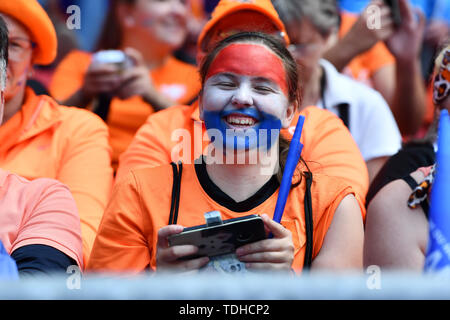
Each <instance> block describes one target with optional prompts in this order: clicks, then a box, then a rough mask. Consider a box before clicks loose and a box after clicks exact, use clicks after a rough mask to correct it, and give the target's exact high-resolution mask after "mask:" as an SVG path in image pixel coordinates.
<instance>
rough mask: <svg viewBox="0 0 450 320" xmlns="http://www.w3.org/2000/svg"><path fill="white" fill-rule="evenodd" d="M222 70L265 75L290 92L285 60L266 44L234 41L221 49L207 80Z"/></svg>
mask: <svg viewBox="0 0 450 320" xmlns="http://www.w3.org/2000/svg"><path fill="white" fill-rule="evenodd" d="M221 72H231V73H236V74H241V75H245V76H253V77H264V78H267V79H269V80H271V81H273V82H274V83H276V84H277V85H278V86H279V87H280V89H281V90H282V91H283V92H284V93H285V94H288V90H287V88H288V86H287V83H286V71H285V69H284V65H283V61H281V59H280V58H279V57H278V56H277V55H276V54H274V53H273V52H272V51H271V50H269V49H268V48H266V47H265V46H264V45H259V44H249V43H234V44H230V45H229V46H227V47H225V48H224V49H222V51H220V52H219V53H218V54H217V56H216V58H215V59H214V61H213V62H212V63H211V66H210V68H209V70H208V74H207V75H206V80H207V79H208V78H210V77H212V76H213V75H216V74H218V73H221Z"/></svg>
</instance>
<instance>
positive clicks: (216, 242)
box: [168, 215, 266, 260]
mask: <svg viewBox="0 0 450 320" xmlns="http://www.w3.org/2000/svg"><path fill="white" fill-rule="evenodd" d="M263 239H266V232H265V229H264V222H263V220H262V219H261V217H260V216H258V215H249V216H245V217H240V218H235V219H229V220H224V221H223V223H222V224H217V225H213V226H208V225H206V224H204V225H200V226H195V227H190V228H185V229H184V230H183V231H182V232H181V233H178V234H175V235H172V236H170V237H169V238H168V241H169V246H176V245H186V244H191V245H195V246H197V247H198V248H199V250H198V252H197V253H196V254H195V255H191V256H187V257H183V260H187V259H194V258H198V257H204V256H208V257H214V256H218V255H223V254H228V253H233V252H235V251H236V249H237V248H239V247H241V246H243V245H245V244H248V243H252V242H256V241H260V240H263Z"/></svg>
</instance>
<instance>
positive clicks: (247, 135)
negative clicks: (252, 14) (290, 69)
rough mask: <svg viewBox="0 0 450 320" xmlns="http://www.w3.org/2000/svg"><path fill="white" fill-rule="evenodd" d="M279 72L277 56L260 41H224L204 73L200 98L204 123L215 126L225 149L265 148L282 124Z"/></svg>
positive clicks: (284, 118) (284, 104) (281, 73)
mask: <svg viewBox="0 0 450 320" xmlns="http://www.w3.org/2000/svg"><path fill="white" fill-rule="evenodd" d="M285 78H286V76H285V69H284V66H283V63H282V61H281V60H280V59H279V58H278V57H277V56H276V55H275V54H274V53H273V52H272V51H271V50H270V49H268V48H266V47H265V46H263V45H258V44H232V45H229V46H228V47H226V48H225V49H223V50H222V51H221V52H220V53H219V54H218V55H217V57H216V58H215V59H214V61H213V62H212V64H211V67H210V69H209V72H208V75H207V77H206V82H205V85H204V88H203V95H202V99H201V107H202V108H201V110H202V116H203V120H204V122H205V126H206V129H207V130H211V129H216V130H219V132H220V133H221V135H222V138H223V141H222V142H223V146H224V147H226V148H227V149H231V148H233V149H234V150H248V149H252V148H264V147H265V148H267V149H270V147H271V146H272V144H273V143H274V142H275V141H276V140H277V139H278V133H279V130H280V129H281V128H282V127H284V126H287V125H288V123H287V122H288V120H287V109H288V106H289V101H288V98H287V93H286V92H287V84H286V79H285ZM273 133H275V134H274V135H273ZM214 139H215V137H214Z"/></svg>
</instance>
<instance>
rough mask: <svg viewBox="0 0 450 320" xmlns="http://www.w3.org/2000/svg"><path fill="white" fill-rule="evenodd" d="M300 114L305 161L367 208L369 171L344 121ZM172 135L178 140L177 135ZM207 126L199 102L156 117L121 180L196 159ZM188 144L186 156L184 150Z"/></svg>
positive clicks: (126, 158) (314, 111) (311, 111)
mask: <svg viewBox="0 0 450 320" xmlns="http://www.w3.org/2000/svg"><path fill="white" fill-rule="evenodd" d="M299 114H301V115H304V116H305V123H304V126H303V131H302V137H301V141H302V143H303V145H304V147H303V151H302V158H303V159H304V160H305V161H306V162H307V164H308V166H309V167H310V169H311V170H312V171H314V172H319V173H323V174H326V175H329V176H335V177H339V178H341V179H343V180H344V181H346V182H347V183H348V184H349V185H350V186H351V187H352V188H353V190H355V192H356V198H357V199H358V201H359V203H360V204H361V205H364V203H365V198H366V193H367V190H368V188H369V176H368V172H367V167H366V164H365V162H364V159H363V158H362V155H361V152H360V151H359V149H358V146H357V145H356V142H355V141H354V140H353V137H352V136H351V134H350V132H349V131H348V129H347V127H346V126H345V125H344V124H343V122H342V121H341V120H340V119H339V118H338V117H336V116H335V115H334V114H333V113H331V112H329V111H327V110H322V109H319V108H317V107H308V108H305V109H303V110H302V111H301V112H300V113H299ZM297 119H298V116H296V117H294V120H293V122H292V123H291V127H290V128H289V129H287V130H283V131H282V132H284V133H285V134H286V137H287V138H288V139H291V138H292V135H293V133H294V130H295V125H296V124H297ZM172 135H173V137H172ZM205 135H206V128H205V125H204V123H203V122H202V121H201V120H200V118H199V109H198V104H197V103H196V104H194V105H193V106H192V107H189V106H176V107H172V108H170V109H167V110H163V111H160V112H158V113H155V114H154V115H151V116H150V117H149V118H148V119H147V122H146V123H145V124H144V125H143V126H142V127H141V128H140V129H139V131H138V132H137V133H136V136H135V138H134V139H133V141H132V143H131V144H130V146H129V147H128V149H127V150H126V151H125V152H124V153H123V154H122V156H121V157H120V163H119V169H118V171H117V176H116V177H117V178H120V177H121V176H125V175H127V174H128V171H129V170H130V169H135V168H140V167H145V166H152V167H154V166H159V165H163V164H168V163H170V162H177V161H178V160H180V159H182V160H183V162H185V163H186V162H188V161H189V160H190V161H193V160H194V159H197V158H198V157H199V156H200V155H201V154H202V153H203V151H204V150H205V147H206V146H207V145H208V143H209V140H208V139H204V140H203V139H202V137H204V136H205ZM182 145H185V146H186V148H185V150H187V153H183V152H180V150H179V146H182Z"/></svg>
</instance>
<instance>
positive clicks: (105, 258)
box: [87, 173, 151, 273]
mask: <svg viewBox="0 0 450 320" xmlns="http://www.w3.org/2000/svg"><path fill="white" fill-rule="evenodd" d="M142 210H143V209H142V205H141V199H140V195H139V186H138V185H137V182H136V179H135V177H134V175H133V173H129V174H128V175H127V176H126V177H124V178H123V179H120V180H119V181H118V183H117V184H116V185H115V186H114V189H113V193H112V197H111V201H110V202H109V204H108V207H107V208H106V211H105V214H104V216H103V219H102V222H101V224H100V228H99V231H98V235H97V238H96V240H95V243H94V247H93V249H92V254H91V257H90V260H89V264H88V267H87V269H88V270H91V271H105V270H108V271H120V272H127V271H128V272H130V273H139V272H142V271H144V270H145V269H147V268H148V267H149V266H150V262H151V258H150V252H149V247H148V239H147V238H146V236H145V234H146V231H147V230H145V228H146V226H147V227H148V224H149V223H150V222H149V221H147V220H148V218H147V220H145V219H146V218H145V217H146V216H145V213H143V212H142ZM150 243H151V240H150Z"/></svg>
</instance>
